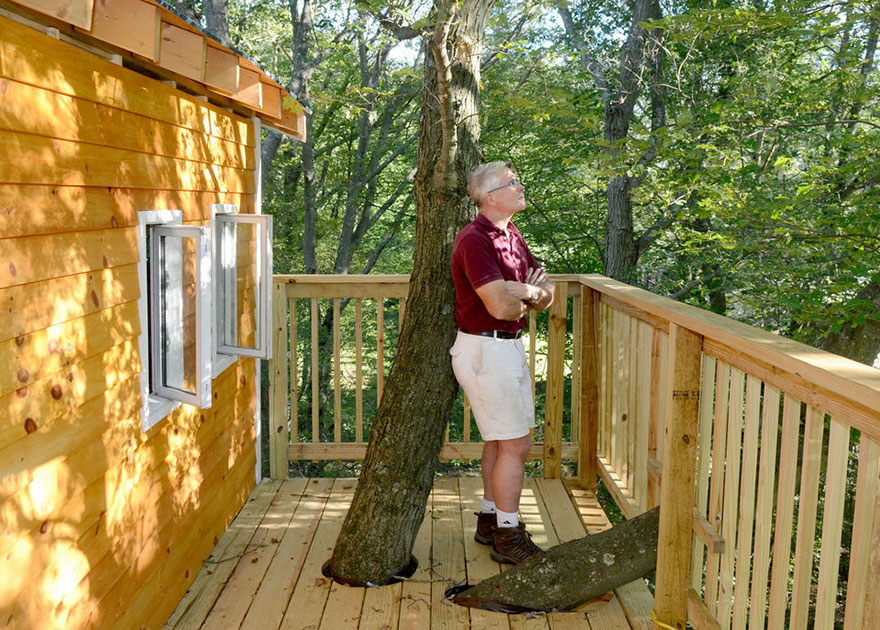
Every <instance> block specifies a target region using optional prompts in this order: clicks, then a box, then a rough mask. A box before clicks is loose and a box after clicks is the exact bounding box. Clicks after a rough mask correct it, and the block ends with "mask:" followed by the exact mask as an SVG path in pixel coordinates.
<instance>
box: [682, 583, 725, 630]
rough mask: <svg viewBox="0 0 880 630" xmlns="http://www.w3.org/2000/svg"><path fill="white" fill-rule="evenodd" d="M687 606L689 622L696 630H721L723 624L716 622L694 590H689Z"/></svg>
mask: <svg viewBox="0 0 880 630" xmlns="http://www.w3.org/2000/svg"><path fill="white" fill-rule="evenodd" d="M687 606H688V621H689V622H690V624H691V625H692V626H693V627H694V629H695V630H721V624H719V623H718V622H717V621H716V620H715V618H714V617H713V616H712V613H710V612H709V609H708V608H707V607H706V604H704V603H703V600H702V599H700V595H699V594H698V593H697V592H696V591H695V590H694V589H692V588H691V589H688V593H687Z"/></svg>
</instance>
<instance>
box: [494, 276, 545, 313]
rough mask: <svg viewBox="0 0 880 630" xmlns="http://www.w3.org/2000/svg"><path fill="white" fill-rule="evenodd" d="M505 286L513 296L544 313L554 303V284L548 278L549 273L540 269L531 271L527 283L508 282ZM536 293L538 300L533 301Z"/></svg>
mask: <svg viewBox="0 0 880 630" xmlns="http://www.w3.org/2000/svg"><path fill="white" fill-rule="evenodd" d="M504 286H505V288H506V289H507V290H508V291H509V292H510V294H511V295H512V296H514V297H515V298H517V299H519V300H522V301H523V302H525V303H526V305H527V306H528V307H529V308H533V309H535V310H538V311H543V310H544V309H545V308H547V307H548V306H550V304H551V303H552V302H553V288H554V287H553V283H552V282H550V280H549V279H548V278H547V272H546V271H544V270H543V269H541V268H540V267H538V268H537V269H529V272H528V274H527V275H526V281H525V282H515V281H513V280H507V281H505V282H504ZM536 291H537V295H538V298H537V299H536V300H533V299H532V298H533V296H534V295H535V292H536Z"/></svg>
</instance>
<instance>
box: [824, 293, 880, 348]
mask: <svg viewBox="0 0 880 630" xmlns="http://www.w3.org/2000/svg"><path fill="white" fill-rule="evenodd" d="M856 300H858V301H859V302H862V303H865V304H867V303H871V304H873V305H874V307H873V309H871V308H866V310H867V311H868V314H867V315H866V316H865V318H864V320H863V321H862V322H861V323H859V324H856V325H855V326H850V325H844V327H843V328H842V329H841V330H840V332H836V333H832V334H831V335H828V337H827V338H826V339H825V341H824V342H823V343H822V349H823V350H827V351H828V352H833V353H834V354H839V355H841V356H844V357H847V358H849V359H852V360H853V361H859V362H861V363H866V364H868V365H873V363H874V361H876V360H877V357H878V356H880V316H877V313H880V284H878V283H877V282H869V283H868V284H867V285H866V286H865V287H864V288H863V289H862V290H861V291H859V293H858V295H856Z"/></svg>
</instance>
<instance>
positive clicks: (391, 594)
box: [358, 582, 403, 630]
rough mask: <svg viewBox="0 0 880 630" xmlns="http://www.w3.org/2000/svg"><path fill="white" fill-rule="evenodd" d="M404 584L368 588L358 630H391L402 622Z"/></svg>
mask: <svg viewBox="0 0 880 630" xmlns="http://www.w3.org/2000/svg"><path fill="white" fill-rule="evenodd" d="M402 591H403V583H402V582H400V583H398V584H390V585H388V586H377V587H376V588H368V589H366V592H365V593H364V606H363V612H362V613H361V621H360V625H359V626H358V630H390V629H391V628H397V626H398V624H399V622H400V600H401V597H402V596H401V593H402Z"/></svg>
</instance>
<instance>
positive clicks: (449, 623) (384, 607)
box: [165, 477, 653, 630]
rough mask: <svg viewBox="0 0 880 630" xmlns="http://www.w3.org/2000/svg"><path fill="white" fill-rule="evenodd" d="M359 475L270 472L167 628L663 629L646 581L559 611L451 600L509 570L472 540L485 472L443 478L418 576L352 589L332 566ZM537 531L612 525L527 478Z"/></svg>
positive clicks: (418, 551)
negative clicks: (494, 608)
mask: <svg viewBox="0 0 880 630" xmlns="http://www.w3.org/2000/svg"><path fill="white" fill-rule="evenodd" d="M356 484H357V481H356V480H353V479H336V480H333V479H304V478H299V479H288V480H285V481H283V482H281V481H272V480H266V481H264V482H263V483H261V484H260V485H258V486H257V488H256V489H255V490H254V492H253V493H252V494H251V497H250V498H249V500H248V501H247V503H246V504H245V506H244V507H243V508H242V510H241V512H240V513H239V515H238V516H237V517H236V519H235V520H234V521H233V523H232V524H231V525H230V527H229V529H228V530H227V532H226V534H225V535H224V536H223V537H222V539H221V540H220V541H219V542H218V543H217V546H216V548H215V549H214V552H213V553H212V554H211V556H210V557H209V558H208V559H207V560H206V561H205V565H204V567H203V569H202V571H201V573H200V574H199V575H198V577H197V578H196V580H195V582H194V583H193V585H192V587H191V588H190V589H189V591H187V593H186V595H185V596H184V598H183V600H182V601H181V602H180V604H179V605H178V607H177V610H176V611H175V612H174V614H173V615H172V616H171V618H170V619H169V620H168V623H167V624H166V626H165V628H166V630H172V629H173V630H178V629H183V628H189V629H198V628H202V629H205V630H215V629H217V630H219V629H222V630H232V629H236V628H242V629H245V628H246V629H252V630H258V629H259V630H274V629H279V628H284V629H300V630H305V629H318V628H327V629H330V630H336V629H340V628H345V629H347V628H360V629H362V630H365V629H371V630H392V629H397V628H400V629H407V630H409V629H411V628H412V629H421V628H425V629H428V628H454V629H459V628H474V629H475V630H476V629H479V630H482V629H484V628H504V629H510V630H515V629H517V630H518V629H520V628H524V629H532V628H552V629H553V630H562V629H567V628H584V629H587V630H600V629H602V630H629V629H630V628H636V629H645V630H648V629H650V628H652V627H653V626H652V624H651V607H652V604H653V598H652V596H651V593H650V591H649V590H648V588H647V586H646V585H645V583H644V582H643V581H637V582H633V583H632V584H628V585H626V586H625V587H622V588H620V589H618V590H617V591H616V592H615V594H614V597H612V598H611V599H610V601H608V602H607V603H604V602H594V603H592V604H587V605H586V606H584V608H583V610H580V611H578V612H568V613H552V614H548V615H544V614H540V615H505V614H502V613H493V612H487V611H480V610H470V609H466V608H462V607H460V606H456V605H454V604H451V603H449V602H447V601H446V600H445V599H444V597H443V594H444V592H445V591H446V589H447V588H448V587H449V586H450V585H451V584H455V583H462V582H464V581H465V580H467V581H470V582H471V583H474V582H477V581H479V580H481V579H484V578H486V577H489V576H491V575H493V574H495V573H497V572H498V571H499V570H501V569H502V567H501V566H499V565H498V564H497V563H495V562H493V561H492V560H491V559H490V558H489V553H488V551H487V548H486V547H483V546H481V545H479V544H477V543H476V542H474V540H473V531H474V529H475V527H476V516H475V512H476V511H478V510H479V507H480V498H481V495H482V486H481V482H480V479H479V478H473V477H470V478H451V477H446V478H438V479H437V480H436V482H435V485H434V490H433V492H432V493H431V498H430V499H429V509H428V512H427V514H426V516H425V520H424V522H423V524H422V527H421V529H420V531H419V535H418V538H417V541H416V546H415V549H414V551H413V553H414V555H415V556H416V558H417V559H418V561H419V569H418V571H417V572H416V573H415V575H414V576H413V577H412V578H411V579H410V580H407V581H406V582H403V583H401V584H396V585H391V586H385V587H381V588H368V589H365V588H351V587H347V586H342V585H339V584H336V583H333V582H332V581H330V580H328V579H327V578H325V577H323V576H322V575H321V566H322V564H323V563H324V562H325V561H326V560H327V559H328V558H329V557H330V553H331V550H332V548H333V544H334V541H335V540H336V536H337V534H338V533H339V529H340V527H341V525H342V521H343V519H344V517H345V512H346V510H347V509H348V506H349V505H350V502H351V499H352V496H353V494H354V489H355V486H356ZM520 512H521V516H522V518H523V520H524V521H525V522H526V523H527V526H528V529H529V531H530V532H532V535H533V537H534V540H535V542H537V543H538V544H539V545H541V546H542V547H545V548H546V547H550V546H552V545H555V544H557V543H559V542H565V541H567V540H571V539H573V538H579V537H581V536H583V535H584V534H585V532H588V533H596V532H598V531H601V530H603V529H605V528H607V527H609V526H610V524H609V522H608V519H607V517H606V516H605V513H604V512H603V511H602V508H601V507H600V506H599V504H598V502H596V500H595V499H594V498H593V497H592V496H591V495H589V494H587V493H585V492H584V491H582V490H579V489H578V488H576V487H572V486H568V485H567V484H564V483H563V482H562V481H560V480H558V479H557V480H553V479H527V480H526V486H525V488H524V491H523V498H522V503H521V507H520Z"/></svg>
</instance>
